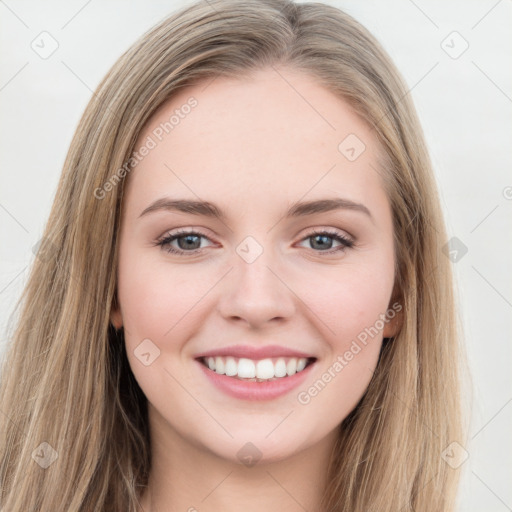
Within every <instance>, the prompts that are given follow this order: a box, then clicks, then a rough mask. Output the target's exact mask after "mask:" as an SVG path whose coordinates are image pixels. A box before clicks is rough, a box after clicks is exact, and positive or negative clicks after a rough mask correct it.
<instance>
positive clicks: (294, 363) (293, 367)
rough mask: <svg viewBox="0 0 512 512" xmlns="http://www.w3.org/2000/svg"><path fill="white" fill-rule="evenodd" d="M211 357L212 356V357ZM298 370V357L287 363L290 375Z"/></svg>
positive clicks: (287, 370)
mask: <svg viewBox="0 0 512 512" xmlns="http://www.w3.org/2000/svg"><path fill="white" fill-rule="evenodd" d="M210 359H211V358H210ZM296 372H297V359H294V358H292V359H290V360H289V361H288V364H287V365H286V373H287V374H288V375H294V374H295V373H296Z"/></svg>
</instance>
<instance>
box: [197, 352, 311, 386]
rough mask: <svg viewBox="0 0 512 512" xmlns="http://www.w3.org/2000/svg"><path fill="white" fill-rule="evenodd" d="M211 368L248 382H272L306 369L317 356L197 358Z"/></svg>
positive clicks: (216, 371)
mask: <svg viewBox="0 0 512 512" xmlns="http://www.w3.org/2000/svg"><path fill="white" fill-rule="evenodd" d="M197 361H199V362H200V363H201V364H202V365H203V366H206V368H208V369H209V370H211V371H213V372H215V373H217V374H219V375H225V376H227V377H232V378H234V379H238V380H243V381H246V382H271V381H274V380H280V379H286V378H287V377H291V376H292V375H295V374H296V373H300V372H302V371H304V369H306V368H307V367H308V366H310V365H311V364H313V363H314V362H315V361H316V357H309V358H306V357H273V358H267V359H261V360H258V361H256V360H252V359H246V358H237V357H231V356H216V357H200V358H198V359H197Z"/></svg>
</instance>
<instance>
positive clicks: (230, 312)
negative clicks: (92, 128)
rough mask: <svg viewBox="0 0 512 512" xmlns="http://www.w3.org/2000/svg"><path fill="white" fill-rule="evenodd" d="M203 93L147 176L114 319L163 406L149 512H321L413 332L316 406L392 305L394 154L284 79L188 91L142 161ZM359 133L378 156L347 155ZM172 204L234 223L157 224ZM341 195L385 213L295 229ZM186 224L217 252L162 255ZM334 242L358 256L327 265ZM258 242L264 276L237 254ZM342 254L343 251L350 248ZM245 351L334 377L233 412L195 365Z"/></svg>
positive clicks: (327, 216)
mask: <svg viewBox="0 0 512 512" xmlns="http://www.w3.org/2000/svg"><path fill="white" fill-rule="evenodd" d="M283 78H284V79H283ZM285 79H286V80H285ZM290 84H291V85H293V88H292V87H291V85H290ZM297 91H298V92H300V94H298V93H297ZM191 96H193V97H194V98H196V99H197V101H198V104H197V106H196V107H195V108H194V109H192V110H191V112H190V114H189V115H187V116H185V117H184V118H183V119H181V120H180V123H179V125H177V126H176V127H175V128H174V129H173V131H172V133H170V134H168V135H166V136H164V137H163V140H162V141H161V142H159V143H158V145H157V146H156V147H155V148H154V149H152V150H151V151H150V152H149V154H148V155H147V156H145V158H144V159H143V160H142V161H141V162H140V163H139V164H138V165H137V166H136V168H135V169H134V170H133V171H132V172H131V174H130V175H129V178H128V183H127V184H126V190H125V198H124V203H123V214H122V226H121V232H120V252H119V254H120V256H119V268H118V300H119V304H120V306H119V309H115V310H113V311H112V316H111V319H112V323H113V324H114V325H115V326H116V327H117V328H120V327H121V326H123V327H124V329H125V341H126V349H127V354H128V358H129V362H130V365H131V368H132V371H133V373H134V375H135V377H136V379H137V381H138V383H139V385H140V387H141V388H142V390H143V391H144V393H145V395H146V396H147V398H148V406H149V422H150V432H151V449H152V461H153V465H152V470H151V475H150V481H149V490H148V492H145V493H144V495H143V496H142V500H141V510H145V511H149V510H151V511H164V510H166V511H168V510H173V511H174V510H180V511H181V510H182V511H186V510H195V509H197V510H201V511H202V512H207V511H220V510H222V511H224V512H229V511H234V510H246V511H256V510H258V511H261V510H268V511H275V510H279V511H287V512H292V511H294V512H295V511H301V512H303V510H304V509H307V510H318V507H319V503H320V499H321V490H322V488H323V486H324V484H325V481H326V476H327V473H326V471H327V464H328V460H329V456H330V453H331V451H332V448H333V444H334V442H335V439H336V434H337V430H336V429H337V427H338V426H339V425H340V423H341V422H342V420H343V419H344V418H345V417H346V416H347V415H348V414H349V413H350V412H351V411H352V410H353V409H354V407H355V406H356V405H357V403H358V401H359V400H360V398H361V397H362V395H363V394H364V392H365V390H366V388H367V386H368V384H369V382H370V379H371V377H372V372H373V371H374V369H375V367H376V364H377V361H378V356H379V351H380V348H381V343H382V338H383V337H388V336H392V335H394V334H395V333H396V331H397V329H398V323H397V321H396V318H397V317H395V321H392V322H388V323H386V324H385V325H384V328H383V330H380V331H379V334H378V335H375V336H374V337H372V338H369V342H368V343H367V344H366V345H362V344H360V345H361V348H362V349H361V350H360V352H358V354H357V355H355V356H354V357H353V359H352V360H351V361H350V362H348V364H347V365H346V366H345V367H344V368H343V370H342V371H339V372H338V373H335V375H336V376H335V378H332V379H331V381H330V382H329V383H328V384H327V385H326V386H325V387H324V389H323V390H322V391H321V392H319V393H318V394H317V395H316V396H314V397H312V398H311V400H310V401H309V403H307V404H301V403H299V402H298V400H297V394H298V392H299V391H304V390H307V389H308V388H309V387H310V386H312V385H313V383H314V382H316V381H317V380H318V379H320V378H321V376H322V374H324V373H325V372H327V371H328V369H329V368H331V372H332V367H333V363H334V362H335V361H336V360H337V357H338V355H342V354H344V353H345V352H346V351H347V350H349V348H350V346H351V344H352V343H353V341H354V340H355V339H356V337H357V336H358V334H360V333H361V332H362V331H364V329H365V328H369V327H370V326H373V325H375V323H376V320H377V319H378V318H379V315H381V314H383V313H385V312H386V310H388V308H389V307H391V303H392V291H393V284H394V277H395V276H394V252H393V228H392V215H391V209H390V205H389V201H388V199H387V197H386V194H385V191H384V188H383V184H382V178H381V176H380V175H379V173H378V172H377V171H376V169H377V168H378V163H377V157H378V149H379V148H378V144H377V141H376V139H375V138H374V136H373V134H372V132H371V130H370V129H369V128H368V127H367V125H366V124H365V123H364V122H363V121H362V120H361V119H360V118H359V117H358V116H356V115H355V114H354V113H353V112H352V110H351V109H350V107H349V106H348V105H347V103H346V102H344V101H342V100H341V99H340V98H338V97H336V96H334V95H333V94H332V93H330V92H329V91H327V90H326V89H325V88H323V87H322V86H320V85H318V84H317V83H316V82H315V80H314V79H313V78H311V77H309V76H307V75H305V74H302V73H300V72H297V71H294V70H290V69H287V68H280V69H279V74H278V73H277V72H276V70H274V69H265V70H261V71H258V72H256V73H254V74H253V75H251V76H250V77H246V78H244V79H239V80H235V79H226V78H216V79H215V80H214V81H213V82H211V83H209V84H205V83H201V84H199V85H195V86H193V87H190V88H188V89H185V90H182V91H180V93H179V94H178V95H176V96H175V97H173V98H172V99H171V100H170V101H169V102H168V103H166V104H165V105H163V106H162V107H161V108H160V109H159V110H158V111H157V113H156V114H155V116H153V118H152V119H151V120H150V122H149V124H148V125H147V127H146V129H145V131H144V132H143V133H141V136H140V137H139V141H138V143H137V146H136V147H140V146H141V145H142V144H143V143H144V141H145V140H146V137H147V136H148V135H151V134H152V131H153V130H154V129H155V127H157V126H158V125H159V124H160V123H161V122H164V121H166V120H168V119H169V117H170V116H171V115H172V113H173V111H174V110H175V109H176V108H180V107H181V106H182V105H183V104H184V103H186V102H187V100H188V99H189V98H190V97H191ZM348 134H356V135H357V137H358V138H359V139H360V140H361V141H363V142H364V144H365V146H366V149H365V151H364V152H363V153H362V154H361V155H360V156H359V157H358V158H357V159H356V160H355V161H349V160H348V159H347V158H346V157H345V156H344V155H343V154H342V153H341V152H340V151H339V150H338V145H339V144H340V142H341V141H342V140H343V139H344V138H345V137H346V136H347V135H348ZM153 138H154V137H153ZM164 196H172V197H173V198H183V199H192V200H197V199H202V200H207V201H210V202H212V203H215V204H216V205H218V206H219V208H222V209H223V210H224V211H225V212H226V215H227V218H226V220H225V221H224V222H222V221H220V220H219V219H215V218H210V217H206V216H198V215H192V214H188V213H181V212H175V211H157V212H152V213H149V214H147V215H144V216H142V217H139V216H140V214H141V212H142V211H143V210H144V209H145V208H147V207H148V206H149V205H150V204H151V203H152V202H154V201H155V200H157V199H160V198H161V197H164ZM333 197H343V198H347V199H350V200H352V201H355V202H357V203H361V204H363V205H365V206H366V207H367V208H368V209H369V210H370V213H371V217H370V216H369V215H366V214H365V213H363V212H361V211H356V210H351V209H340V210H335V211H330V212H324V213H315V214H314V215H309V216H305V217H298V218H292V219H285V218H283V215H284V211H285V210H286V209H287V207H288V206H290V205H291V204H292V203H293V202H295V201H299V200H302V201H308V200H313V199H320V198H333ZM177 228H190V229H191V230H198V231H200V232H201V234H202V235H203V236H204V237H206V238H201V239H199V240H200V241H201V242H200V243H201V247H202V248H203V249H202V252H201V253H199V254H197V253H196V254H195V255H194V254H193V250H194V248H195V247H198V246H199V242H198V243H197V245H193V246H192V248H191V249H187V246H186V245H185V244H186V240H184V239H183V238H182V239H181V241H182V245H181V246H180V245H178V244H179V240H175V241H174V242H172V244H171V245H172V247H174V248H176V249H180V248H181V249H182V250H185V251H187V250H188V251H189V252H188V253H185V254H184V255H175V254H169V253H168V252H167V251H166V250H165V248H163V247H160V246H158V245H155V243H156V242H157V241H158V240H159V239H161V238H163V237H164V236H165V235H167V234H168V233H172V232H175V231H176V230H177ZM325 228H327V229H329V230H331V231H335V232H337V233H338V234H340V235H342V236H345V237H349V238H350V239H351V240H353V241H354V246H353V247H351V248H345V249H344V250H343V251H338V252H332V253H331V254H329V255H325V251H322V249H321V248H320V249H319V248H318V245H315V237H314V235H313V234H312V232H313V230H321V229H325ZM247 236H251V237H253V239H254V240H256V241H257V243H258V244H259V246H260V247H261V248H262V250H263V252H262V254H261V255H260V256H259V257H258V258H257V259H256V260H255V261H254V262H252V263H248V262H247V261H246V260H244V259H243V258H242V257H240V255H239V254H238V253H237V251H236V249H237V247H238V245H239V244H240V243H241V242H242V241H243V240H244V239H245V238H246V237H247ZM324 243H326V244H327V246H324V247H325V249H326V250H327V251H329V250H331V249H335V248H337V247H340V243H339V242H338V241H336V240H335V239H332V238H330V239H327V240H326V241H325V242H324ZM183 247H185V249H183ZM228 271H229V272H228ZM144 339H149V340H151V343H152V344H153V345H151V346H156V347H158V349H159V350H160V354H159V356H158V357H157V358H156V359H155V360H154V361H153V362H152V363H151V364H149V365H148V366H146V365H144V364H142V363H141V361H140V360H139V358H138V357H137V356H136V355H135V353H134V350H136V348H137V346H138V345H139V344H140V343H141V341H142V340H144ZM244 343H245V344H252V345H269V344H279V345H284V346H287V347H292V348H296V349H298V350H302V351H305V352H307V353H310V354H312V355H314V356H315V357H317V362H316V367H315V368H314V370H313V372H312V373H311V374H310V375H309V376H308V378H307V380H306V382H305V383H304V384H303V385H301V386H300V387H299V388H297V389H294V390H292V391H291V392H290V393H288V394H286V395H284V396H281V397H279V398H276V399H272V400H266V401H259V402H256V401H248V400H240V399H236V398H232V397H230V396H228V395H226V394H224V393H223V392H222V391H220V390H219V389H217V388H216V387H214V386H212V385H211V384H210V382H209V380H208V379H206V378H205V376H204V375H203V374H202V372H201V371H200V368H198V365H197V363H196V361H195V360H194V357H195V356H196V355H197V354H198V353H199V352H201V351H205V350H210V349H212V348H220V347H225V346H228V345H232V344H244ZM247 442H251V443H252V444H253V445H255V446H256V447H257V448H258V450H259V451H260V452H261V459H260V460H259V461H258V463H257V464H256V465H254V466H251V467H249V466H246V465H244V464H243V463H242V462H241V460H240V459H239V457H238V456H237V453H238V452H239V450H240V449H241V448H242V447H244V446H245V445H246V443H247ZM192 507H194V508H192Z"/></svg>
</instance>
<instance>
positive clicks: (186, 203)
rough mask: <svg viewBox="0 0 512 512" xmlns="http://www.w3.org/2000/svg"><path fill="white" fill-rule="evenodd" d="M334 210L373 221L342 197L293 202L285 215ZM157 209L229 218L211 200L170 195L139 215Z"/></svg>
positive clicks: (292, 215)
mask: <svg viewBox="0 0 512 512" xmlns="http://www.w3.org/2000/svg"><path fill="white" fill-rule="evenodd" d="M334 210H354V211H359V212H362V213H364V214H365V215H367V216H368V217H369V218H370V219H371V220H372V221H373V217H372V214H371V212H370V210H369V209H368V208H367V207H366V206H364V205H363V204H361V203H356V202H354V201H351V200H350V199H343V198H341V197H337V198H334V199H317V200H315V201H305V202H296V203H293V204H292V205H291V206H290V207H289V208H288V210H287V211H286V212H285V214H284V217H285V218H291V217H305V216H307V215H314V214H315V213H324V212H330V211H334ZM157 211H177V212H181V213H189V214H192V215H203V216H205V217H212V218H216V219H219V220H226V219H227V216H226V214H225V213H224V212H223V211H222V210H221V209H220V208H219V207H218V206H216V205H215V204H213V203H211V202H209V201H195V200H190V199H171V198H169V197H162V198H161V199H157V200H156V201H155V202H154V203H151V204H150V205H149V206H148V207H147V208H146V209H145V210H144V211H143V212H142V213H141V214H140V215H139V218H140V217H143V216H144V215H147V214H149V213H152V212H157Z"/></svg>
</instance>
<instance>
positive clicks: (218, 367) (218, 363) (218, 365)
mask: <svg viewBox="0 0 512 512" xmlns="http://www.w3.org/2000/svg"><path fill="white" fill-rule="evenodd" d="M215 371H216V372H217V373H226V371H225V370H224V360H223V359H222V357H216V358H215Z"/></svg>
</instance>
